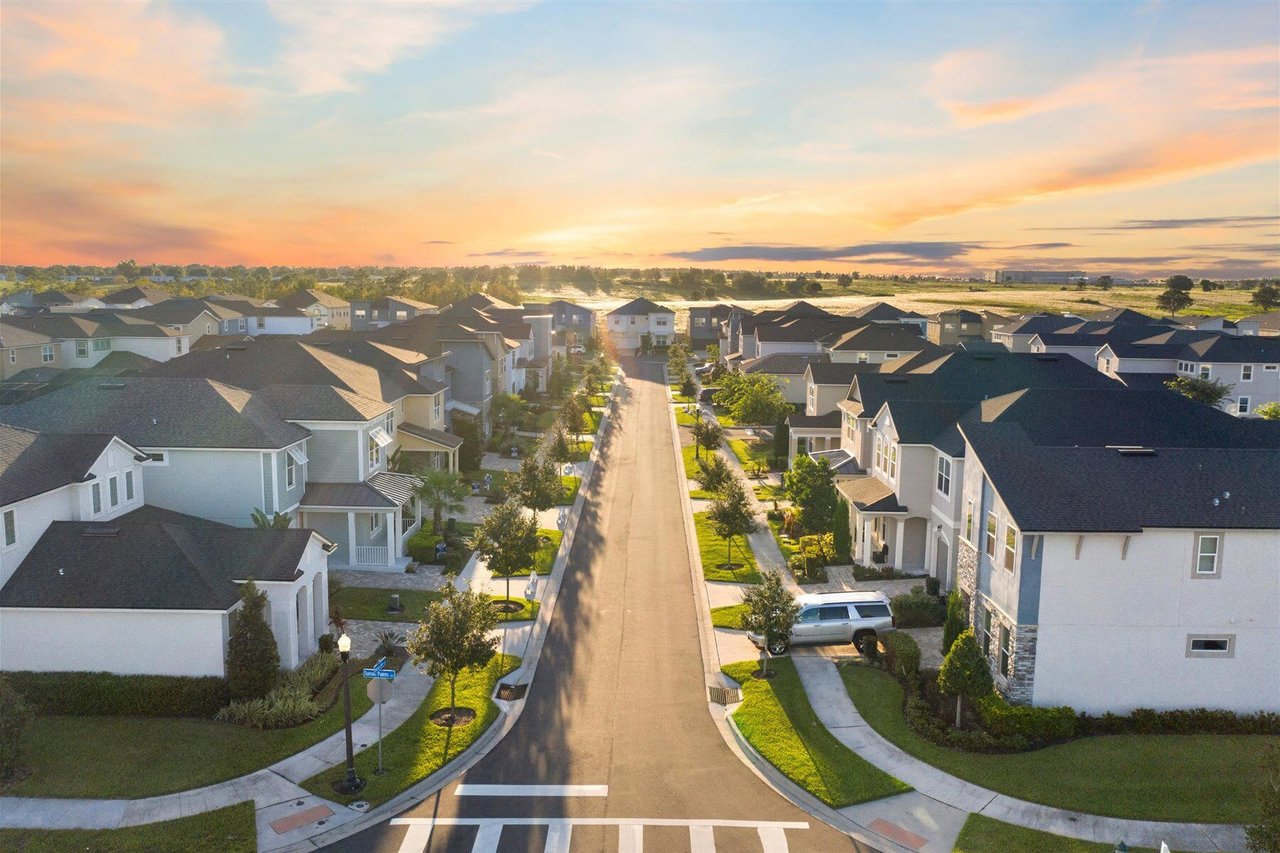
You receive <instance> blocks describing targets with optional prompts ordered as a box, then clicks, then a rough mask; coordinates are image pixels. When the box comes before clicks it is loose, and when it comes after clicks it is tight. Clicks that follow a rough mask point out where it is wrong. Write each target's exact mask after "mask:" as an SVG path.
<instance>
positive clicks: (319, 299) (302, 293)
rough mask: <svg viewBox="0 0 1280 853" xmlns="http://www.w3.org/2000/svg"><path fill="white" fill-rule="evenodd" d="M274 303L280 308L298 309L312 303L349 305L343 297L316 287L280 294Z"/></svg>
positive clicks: (334, 306)
mask: <svg viewBox="0 0 1280 853" xmlns="http://www.w3.org/2000/svg"><path fill="white" fill-rule="evenodd" d="M276 304H277V305H279V306H280V307H281V308H297V309H299V310H301V309H304V308H309V307H311V306H312V305H323V306H324V307H325V308H346V307H348V306H350V305H351V303H350V302H348V301H347V300H345V299H341V298H339V297H337V296H334V295H333V294H332V293H327V292H325V291H323V290H318V289H315V290H295V291H294V292H293V293H290V294H288V295H286V296H281V297H280V298H279V299H277V300H276Z"/></svg>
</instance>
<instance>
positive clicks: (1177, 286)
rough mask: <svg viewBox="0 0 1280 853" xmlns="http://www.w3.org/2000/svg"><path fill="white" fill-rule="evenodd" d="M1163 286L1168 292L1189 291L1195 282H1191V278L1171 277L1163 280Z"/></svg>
mask: <svg viewBox="0 0 1280 853" xmlns="http://www.w3.org/2000/svg"><path fill="white" fill-rule="evenodd" d="M1164 286H1165V287H1166V288H1168V289H1169V290H1190V289H1191V288H1192V287H1193V286H1195V282H1193V281H1192V280H1191V276H1187V275H1171V276H1169V277H1168V278H1166V279H1165V280H1164Z"/></svg>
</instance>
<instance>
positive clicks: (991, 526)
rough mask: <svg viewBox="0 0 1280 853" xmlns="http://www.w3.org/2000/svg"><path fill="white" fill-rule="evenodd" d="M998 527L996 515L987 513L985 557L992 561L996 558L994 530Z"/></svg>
mask: <svg viewBox="0 0 1280 853" xmlns="http://www.w3.org/2000/svg"><path fill="white" fill-rule="evenodd" d="M998 525H999V522H998V521H997V520H996V514H995V513H994V512H989V513H987V556H988V557H990V558H991V559H993V560H994V559H995V556H996V528H997V526H998Z"/></svg>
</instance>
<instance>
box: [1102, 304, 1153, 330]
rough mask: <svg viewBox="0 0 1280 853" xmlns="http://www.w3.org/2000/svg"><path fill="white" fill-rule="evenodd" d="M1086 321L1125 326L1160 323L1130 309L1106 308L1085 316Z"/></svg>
mask: <svg viewBox="0 0 1280 853" xmlns="http://www.w3.org/2000/svg"><path fill="white" fill-rule="evenodd" d="M1085 319H1086V320H1094V321H1096V322H1101V323H1120V324H1122V325H1127V326H1146V325H1150V324H1153V323H1158V322H1160V321H1159V320H1157V319H1156V318H1155V317H1152V316H1150V315H1148V314H1143V313H1142V312H1141V311H1134V310H1133V309H1132V308H1108V309H1106V310H1105V311H1098V312H1097V313H1095V314H1086V315H1085Z"/></svg>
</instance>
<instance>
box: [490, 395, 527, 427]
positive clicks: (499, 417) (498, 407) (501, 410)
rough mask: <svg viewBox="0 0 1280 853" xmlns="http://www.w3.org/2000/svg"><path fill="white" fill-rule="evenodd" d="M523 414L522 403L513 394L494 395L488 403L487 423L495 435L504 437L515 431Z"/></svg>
mask: <svg viewBox="0 0 1280 853" xmlns="http://www.w3.org/2000/svg"><path fill="white" fill-rule="evenodd" d="M523 413H524V401H523V400H521V399H520V398H519V397H517V396H516V395H515V394H495V395H493V398H492V399H491V400H490V401H489V421H490V422H491V423H492V424H493V431H494V433H495V434H497V435H506V434H507V432H508V431H509V430H512V429H515V426H516V423H517V422H518V421H519V420H520V415H521V414H523Z"/></svg>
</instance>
